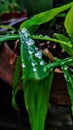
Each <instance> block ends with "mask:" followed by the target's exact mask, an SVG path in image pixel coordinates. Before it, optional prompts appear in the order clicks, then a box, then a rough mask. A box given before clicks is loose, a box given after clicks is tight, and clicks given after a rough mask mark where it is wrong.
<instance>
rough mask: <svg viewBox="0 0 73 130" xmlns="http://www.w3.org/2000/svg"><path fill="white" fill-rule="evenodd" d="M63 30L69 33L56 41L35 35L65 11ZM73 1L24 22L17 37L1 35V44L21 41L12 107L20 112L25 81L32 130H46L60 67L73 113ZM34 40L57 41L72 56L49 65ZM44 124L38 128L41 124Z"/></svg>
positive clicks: (56, 60) (58, 36)
mask: <svg viewBox="0 0 73 130" xmlns="http://www.w3.org/2000/svg"><path fill="white" fill-rule="evenodd" d="M66 10H67V12H66V14H65V16H66V17H65V22H64V27H65V29H66V34H67V35H68V36H67V35H66V36H65V35H64V34H56V35H55V38H53V37H52V38H51V37H49V36H39V35H36V34H35V33H36V30H37V29H38V27H39V26H40V25H41V24H44V23H46V22H49V21H51V20H52V19H53V18H57V17H58V16H59V14H60V16H61V14H62V13H63V12H64V11H66ZM72 12H73V2H72V3H69V4H67V5H64V6H61V7H58V8H54V9H51V10H49V11H46V12H43V13H40V14H38V15H35V16H33V17H32V18H31V19H29V20H26V21H24V22H23V23H22V24H21V26H20V29H19V31H18V32H19V33H18V34H13V35H10V34H9V35H1V36H0V42H1V44H2V42H3V41H5V40H16V39H19V40H20V55H19V57H18V60H17V63H16V70H15V75H14V84H13V91H12V105H13V106H14V107H15V108H16V109H17V107H18V106H17V104H16V101H15V96H16V94H17V92H18V84H19V82H20V81H22V82H23V88H22V89H23V93H24V102H25V105H26V109H27V111H28V115H29V121H30V125H31V129H32V130H44V125H45V119H46V114H47V110H48V107H49V105H48V101H49V96H50V89H51V85H52V82H53V76H54V70H55V68H56V67H61V69H62V71H63V73H64V75H65V79H66V82H67V88H68V92H69V95H70V99H71V105H72V109H71V110H72V114H73V73H72V71H73V69H72V66H73V44H72V43H73V36H72V33H73V30H72V27H73V25H72V24H73V23H72ZM33 39H34V40H35V39H40V40H49V41H55V42H57V43H59V44H60V46H61V47H62V48H63V49H64V50H65V51H66V52H67V53H68V54H69V57H68V58H65V59H58V58H57V57H56V58H55V61H54V62H52V61H51V60H50V59H49V63H48V64H47V65H46V64H45V63H44V60H43V58H42V53H41V52H40V51H39V49H38V48H37V47H36V46H35V42H34V40H33ZM21 65H22V75H21V77H20V76H19V70H20V66H21ZM40 122H41V124H40V125H39V123H40Z"/></svg>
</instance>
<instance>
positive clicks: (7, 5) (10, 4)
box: [0, 0, 73, 15]
mask: <svg viewBox="0 0 73 130" xmlns="http://www.w3.org/2000/svg"><path fill="white" fill-rule="evenodd" d="M71 1H73V0H36V1H34V0H0V14H2V13H6V12H11V11H13V10H15V11H23V10H26V11H27V14H28V15H34V14H36V13H40V12H42V11H46V10H48V9H50V8H53V7H57V6H60V5H63V4H66V3H69V2H71Z"/></svg>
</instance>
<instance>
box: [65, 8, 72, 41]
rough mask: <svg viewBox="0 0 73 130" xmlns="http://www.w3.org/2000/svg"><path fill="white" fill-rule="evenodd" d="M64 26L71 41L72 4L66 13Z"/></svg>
mask: <svg viewBox="0 0 73 130" xmlns="http://www.w3.org/2000/svg"><path fill="white" fill-rule="evenodd" d="M64 26H65V28H66V31H67V33H68V35H69V36H70V37H71V39H72V41H73V6H72V7H71V9H70V11H69V12H68V13H67V15H66V18H65V23H64Z"/></svg>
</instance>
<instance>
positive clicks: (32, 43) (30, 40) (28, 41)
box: [26, 39, 34, 46]
mask: <svg viewBox="0 0 73 130" xmlns="http://www.w3.org/2000/svg"><path fill="white" fill-rule="evenodd" d="M26 43H27V45H28V46H31V45H34V40H32V39H28V40H27V41H26Z"/></svg>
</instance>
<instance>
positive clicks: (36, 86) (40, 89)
mask: <svg viewBox="0 0 73 130" xmlns="http://www.w3.org/2000/svg"><path fill="white" fill-rule="evenodd" d="M19 35H20V48H21V61H22V71H23V73H22V76H23V92H24V101H25V105H26V109H27V112H28V115H29V121H30V126H31V129H32V130H44V125H45V119H46V114H47V110H48V101H49V96H50V89H51V84H52V80H53V75H54V71H51V72H48V71H45V69H44V66H45V63H44V61H43V59H42V53H41V52H40V51H39V50H38V48H37V47H36V46H35V43H34V40H32V39H31V37H30V34H29V32H28V31H27V29H26V28H23V29H22V31H19ZM40 122H41V123H40Z"/></svg>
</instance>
